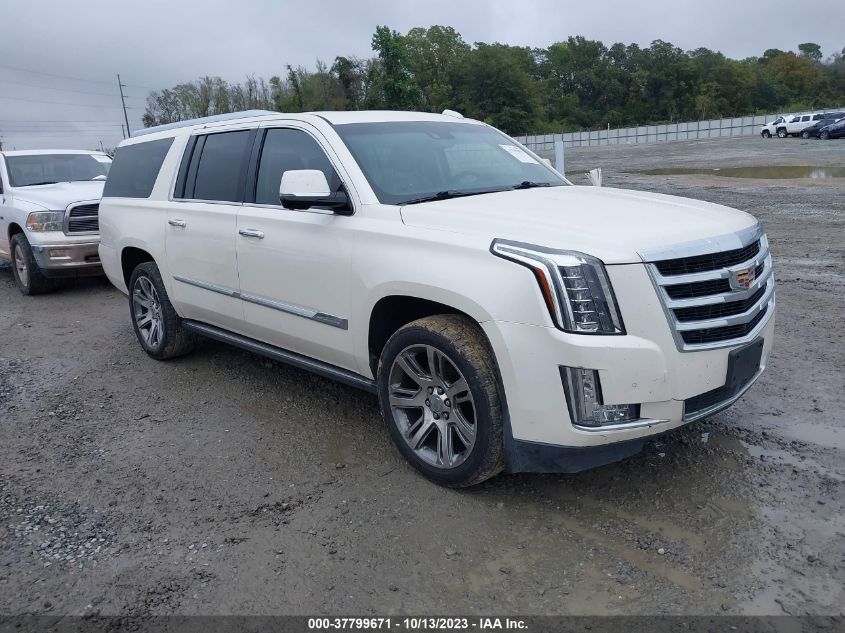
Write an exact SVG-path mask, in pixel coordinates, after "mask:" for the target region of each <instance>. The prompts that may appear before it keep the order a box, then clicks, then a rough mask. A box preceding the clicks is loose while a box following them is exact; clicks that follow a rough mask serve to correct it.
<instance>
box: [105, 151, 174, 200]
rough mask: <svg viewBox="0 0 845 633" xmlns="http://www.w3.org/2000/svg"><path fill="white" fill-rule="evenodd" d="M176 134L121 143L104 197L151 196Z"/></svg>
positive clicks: (107, 180)
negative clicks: (157, 138)
mask: <svg viewBox="0 0 845 633" xmlns="http://www.w3.org/2000/svg"><path fill="white" fill-rule="evenodd" d="M172 144H173V139H172V138H163V139H160V140H157V141H147V142H145V143H136V144H135V145H125V146H123V147H118V148H117V152H115V155H114V162H113V163H112V167H111V170H110V171H109V177H108V178H107V179H106V186H105V188H104V189H103V197H104V198H149V197H150V194H151V193H152V192H153V185H155V182H156V178H158V172H159V170H161V164H162V163H163V162H164V157H165V156H167V151H168V150H169V149H170V146H171V145H172Z"/></svg>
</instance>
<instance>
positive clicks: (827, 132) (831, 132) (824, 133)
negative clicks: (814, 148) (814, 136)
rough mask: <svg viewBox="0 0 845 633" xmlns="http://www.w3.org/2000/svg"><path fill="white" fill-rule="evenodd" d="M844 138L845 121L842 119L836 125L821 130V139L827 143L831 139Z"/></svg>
mask: <svg viewBox="0 0 845 633" xmlns="http://www.w3.org/2000/svg"><path fill="white" fill-rule="evenodd" d="M843 136H845V119H840V120H839V121H837V122H836V123H833V124H831V125H828V126H827V127H823V128H822V129H821V130H819V138H820V139H823V140H825V141H826V140H828V139H831V138H842V137H843Z"/></svg>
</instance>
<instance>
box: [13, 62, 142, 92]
mask: <svg viewBox="0 0 845 633" xmlns="http://www.w3.org/2000/svg"><path fill="white" fill-rule="evenodd" d="M0 68H8V69H9V70H17V71H18V72H22V73H32V74H33V75H44V76H45V77H57V78H59V79H71V80H73V81H84V82H86V83H89V84H104V85H106V86H112V85H114V84H112V82H110V81H102V80H98V79H82V78H81V77H71V76H70V75H56V74H53V73H45V72H43V71H40V70H31V69H29V68H19V67H17V66H8V65H6V64H0ZM130 85H131V86H132V87H133V88H143V89H144V90H157V88H150V87H149V86H142V85H140V84H130Z"/></svg>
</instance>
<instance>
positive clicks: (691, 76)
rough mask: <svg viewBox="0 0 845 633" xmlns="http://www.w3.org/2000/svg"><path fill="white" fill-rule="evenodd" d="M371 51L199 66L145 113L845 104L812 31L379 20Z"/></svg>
mask: <svg viewBox="0 0 845 633" xmlns="http://www.w3.org/2000/svg"><path fill="white" fill-rule="evenodd" d="M372 48H373V52H374V53H375V54H374V55H373V56H372V57H370V58H368V59H360V58H356V57H343V56H339V57H336V58H335V60H334V62H333V63H332V64H331V66H329V65H328V64H326V63H324V62H321V61H319V60H318V61H317V63H316V66H315V68H314V69H313V70H310V69H306V68H304V67H301V66H300V67H296V68H295V67H292V66H290V65H288V66H285V72H284V73H282V74H279V75H274V76H273V77H271V78H270V79H269V80H265V79H264V78H257V77H255V76H254V75H250V76H248V77H247V78H246V80H245V81H244V82H243V83H237V82H229V81H225V80H223V79H221V78H220V77H201V78H199V79H197V80H195V81H190V82H186V83H181V84H178V85H176V86H174V87H172V88H166V89H164V90H161V91H155V92H151V93H150V95H149V97H148V98H147V106H146V111H145V113H144V118H143V121H144V125H145V126H148V127H149V126H153V125H160V124H162V123H172V122H174V121H181V120H185V119H191V118H195V117H202V116H209V115H213V114H221V113H225V112H236V111H239V110H249V109H266V110H276V111H280V112H302V111H311V110H361V109H387V110H422V111H431V112H440V111H442V110H443V109H445V108H450V109H454V110H459V111H460V112H461V113H463V114H464V115H465V116H468V117H472V118H475V119H480V120H483V121H487V122H488V123H490V124H492V125H494V126H496V127H499V128H501V129H503V130H505V131H506V132H509V133H511V134H522V133H531V132H567V131H574V130H581V129H595V128H599V127H602V128H603V127H607V126H608V125H609V126H611V127H620V126H629V125H636V124H646V123H663V122H672V121H685V120H696V119H708V118H721V117H726V116H740V115H746V114H756V113H765V112H773V111H783V112H791V111H798V110H805V109H812V108H823V107H838V106H842V105H845V48H843V49H842V51H839V52H835V53H833V54H832V55H831V56H830V57H828V58H826V59H825V57H824V54H823V52H822V50H821V48H820V47H819V45H818V44H815V43H812V42H807V43H803V44H800V45H799V46H798V50H797V52H794V51H782V50H778V49H769V50H766V51H765V52H764V53H763V54H762V55H761V56H759V57H749V58H746V59H731V58H729V57H726V56H725V55H723V54H722V53H719V52H717V51H712V50H710V49H707V48H697V49H695V50H692V51H684V50H682V49H680V48H678V47H677V46H674V45H673V44H670V43H669V42H664V41H662V40H656V41H654V42H652V44H651V45H650V46H649V47H647V48H645V47H640V46H638V45H637V44H627V45H626V44H622V43H616V44H613V45H612V46H606V45H605V44H603V43H602V42H600V41H598V40H589V39H586V38H584V37H582V36H574V37H569V38H567V40H566V41H561V42H556V43H554V44H552V45H550V46H548V47H546V48H529V47H523V46H509V45H506V44H499V43H493V44H486V43H483V42H476V43H475V44H472V45H470V44H468V43H467V42H465V41H464V39H463V38H462V37H461V35H460V34H459V33H458V32H457V31H455V30H454V29H453V28H451V27H448V26H432V27H430V28H413V29H411V30H410V31H408V32H407V33H405V34H402V33H399V32H397V31H394V30H392V29H390V28H388V27H387V26H379V27H377V28H376V31H375V33H374V35H373V38H372Z"/></svg>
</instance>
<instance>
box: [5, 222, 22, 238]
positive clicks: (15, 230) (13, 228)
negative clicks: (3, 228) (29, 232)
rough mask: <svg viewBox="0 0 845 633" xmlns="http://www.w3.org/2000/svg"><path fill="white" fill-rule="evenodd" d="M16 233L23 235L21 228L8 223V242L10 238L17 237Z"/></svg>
mask: <svg viewBox="0 0 845 633" xmlns="http://www.w3.org/2000/svg"><path fill="white" fill-rule="evenodd" d="M18 233H23V227H21V225H20V224H18V223H17V222H9V235H8V238H9V241H10V242H11V241H12V237H14V236H15V235H17V234H18Z"/></svg>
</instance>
